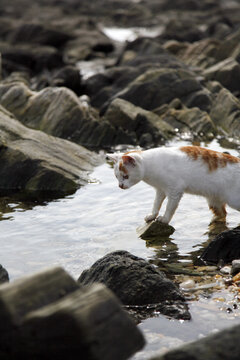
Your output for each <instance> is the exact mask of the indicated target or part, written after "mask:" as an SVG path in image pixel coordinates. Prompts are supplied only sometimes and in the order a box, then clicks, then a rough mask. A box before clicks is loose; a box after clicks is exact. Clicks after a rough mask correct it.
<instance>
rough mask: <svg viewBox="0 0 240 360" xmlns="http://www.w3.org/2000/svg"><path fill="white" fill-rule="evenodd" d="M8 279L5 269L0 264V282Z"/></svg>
mask: <svg viewBox="0 0 240 360" xmlns="http://www.w3.org/2000/svg"><path fill="white" fill-rule="evenodd" d="M8 281H9V275H8V272H7V270H6V269H4V267H3V266H2V265H0V284H3V283H5V282H8Z"/></svg>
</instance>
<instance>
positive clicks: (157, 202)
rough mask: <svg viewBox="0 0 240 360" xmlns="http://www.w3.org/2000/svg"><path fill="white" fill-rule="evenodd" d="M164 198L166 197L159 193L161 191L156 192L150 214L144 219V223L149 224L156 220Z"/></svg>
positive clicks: (161, 192)
mask: <svg viewBox="0 0 240 360" xmlns="http://www.w3.org/2000/svg"><path fill="white" fill-rule="evenodd" d="M165 197H166V195H165V194H164V192H163V191H161V190H157V191H156V196H155V200H154V203H153V208H152V213H151V215H148V216H146V217H145V219H144V220H145V221H146V222H150V221H152V220H155V219H156V217H157V216H158V213H159V210H160V208H161V206H162V203H163V201H164V199H165Z"/></svg>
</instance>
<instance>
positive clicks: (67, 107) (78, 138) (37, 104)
mask: <svg viewBox="0 0 240 360" xmlns="http://www.w3.org/2000/svg"><path fill="white" fill-rule="evenodd" d="M0 104H2V105H3V106H4V107H5V108H6V109H8V110H9V111H11V112H12V113H13V114H14V115H15V116H16V117H17V119H18V120H20V121H21V122H22V123H23V124H24V125H26V126H28V127H30V128H33V129H37V130H39V129H40V130H42V131H44V132H46V133H47V134H50V135H53V136H57V137H61V138H64V139H68V140H71V141H74V142H76V143H77V144H80V145H83V146H86V147H88V148H91V149H96V148H104V147H110V146H112V145H116V144H119V143H122V144H135V142H134V139H132V136H131V135H129V134H128V133H127V132H126V131H124V130H121V129H116V128H114V127H113V126H112V125H111V124H110V123H109V122H108V121H104V120H103V119H100V117H99V115H98V112H97V111H96V110H95V109H93V108H92V107H91V106H90V105H89V106H88V107H87V108H86V106H83V104H82V102H81V101H80V99H79V98H78V97H77V96H76V94H75V93H74V92H73V91H71V90H69V89H67V88H65V87H48V88H45V89H43V90H42V91H39V92H33V91H31V90H30V89H29V88H28V87H27V86H26V85H25V84H24V83H21V82H15V83H14V82H12V81H11V82H8V81H7V80H6V81H5V82H3V83H1V84H0Z"/></svg>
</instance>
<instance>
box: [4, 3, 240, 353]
mask: <svg viewBox="0 0 240 360" xmlns="http://www.w3.org/2000/svg"><path fill="white" fill-rule="evenodd" d="M239 19H240V1H239V0H233V1H231V2H226V1H224V0H220V1H218V0H204V1H201V2H199V1H197V0H188V1H186V0H176V1H171V2H170V1H167V0H150V1H149V0H139V1H129V0H128V1H127V0H117V1H114V0H97V1H94V3H93V2H90V1H87V0H82V1H79V0H70V1H67V0H63V1H61V2H57V1H55V0H50V1H45V0H37V1H35V2H34V3H32V2H30V1H29V0H15V1H12V2H9V1H7V0H2V1H1V4H0V163H1V169H0V175H1V176H0V194H1V195H5V194H9V193H11V194H12V193H13V194H15V195H16V194H18V195H22V196H25V197H27V198H34V197H35V198H36V197H38V198H39V197H45V196H48V197H49V198H55V197H61V196H65V195H69V194H72V193H74V192H75V191H76V190H77V189H78V188H79V187H80V186H82V185H84V184H86V183H87V182H88V180H89V173H90V172H91V171H92V170H93V168H94V166H96V165H98V164H99V163H100V162H101V161H102V159H101V156H100V155H98V154H97V153H96V152H97V151H99V150H106V149H111V148H112V147H116V146H118V147H127V146H140V147H143V148H148V147H152V146H159V145H162V144H166V143H167V142H168V141H169V140H171V139H175V138H177V139H182V138H184V139H186V138H187V139H188V140H191V141H192V142H194V143H196V144H197V143H199V142H200V141H204V142H206V143H208V142H209V141H211V140H212V139H215V138H217V139H218V141H219V142H220V143H222V144H226V145H227V147H228V148H235V149H240V142H239V135H240V85H239V84H240V46H239V40H240V22H239ZM111 28H117V29H119V28H120V29H125V30H126V29H128V30H130V31H132V33H134V34H135V38H134V39H133V40H132V41H126V42H125V43H120V42H119V41H116V40H115V39H113V38H111V37H109V36H107V34H109V32H107V31H106V29H111ZM144 28H145V29H147V30H148V32H147V31H145V34H146V35H143V34H144V31H142V30H143V29H144ZM150 30H152V34H151V35H150ZM137 34H138V35H137ZM98 64H100V65H101V66H100V68H99V69H98ZM86 65H88V66H89V67H90V68H91V69H94V72H93V73H92V74H90V73H86V72H85V69H84V66H86ZM147 230H149V229H147ZM152 230H153V229H151V231H152ZM141 231H142V230H141ZM144 231H145V233H144V235H143V234H142V233H141V236H142V237H143V238H144V236H145V238H146V239H148V238H149V236H150V238H151V237H152V236H153V235H152V233H151V231H150V232H149V231H148V232H146V229H144ZM162 231H163V229H159V228H158V227H157V229H154V236H161V232H162ZM166 231H167V233H168V235H169V234H171V233H172V232H173V231H174V229H167V230H166ZM168 235H166V233H165V235H164V236H168ZM162 236H163V235H162ZM229 238H230V239H231V241H230V243H231V244H232V247H233V248H234V251H231V250H229V249H227V248H226V246H225V245H224V244H225V240H226V239H227V241H228V240H229ZM228 242H229V241H228ZM238 242H239V229H235V230H233V232H232V233H230V234H229V233H227V234H226V233H223V235H222V234H220V235H219V237H217V238H216V239H215V240H214V241H213V242H212V243H211V244H210V245H209V247H208V248H207V249H206V250H205V252H204V254H203V256H202V258H203V260H204V261H208V260H209V262H211V261H212V262H213V263H214V265H216V266H219V263H220V264H221V266H222V267H223V265H225V264H227V265H228V264H229V263H231V262H232V261H233V260H236V257H238V258H239V253H240V252H239V245H238ZM223 248H224V251H223ZM213 260H214V261H213ZM113 264H115V267H114V265H113ZM132 269H134V271H132ZM0 271H1V282H6V281H7V280H8V274H7V272H6V270H5V269H3V268H1V269H0ZM59 271H60V270H53V271H52V272H51V274H52V275H51V276H53V280H54V279H55V276H56V278H57V281H58V280H59V278H62V279H66V278H68V275H66V274H65V273H64V271H62V272H61V271H60V272H59ZM144 271H146V272H144ZM59 273H61V276H60V275H59ZM114 273H115V277H114V276H113V275H114ZM238 273H239V271H238V270H237V272H236V274H234V276H235V277H236V276H238ZM43 278H44V277H43ZM125 278H129V279H131V281H132V282H131V286H130V289H129V286H127V289H126V288H125V285H126V284H124V279H125ZM138 278H141V279H142V278H144V279H145V280H144V284H139V283H138V281H137V280H138ZM34 279H35V280H34V281H33V282H31V281H30V282H29V281H28V280H27V279H24V280H23V281H22V283H21V284H20V285H17V284H16V285H14V284H13V285H12V284H9V287H7V285H3V286H6V288H4V287H1V289H0V301H1V302H2V303H3V304H4V301H6V299H7V298H8V296H10V297H9V299H10V300H11V301H12V304H15V305H16V309H17V306H18V304H17V303H15V302H14V301H15V300H14V299H13V298H11V296H12V295H11V294H12V291H13V293H14V291H16V293H17V294H18V296H19V298H18V299H20V300H21V299H22V301H26V299H25V298H24V296H23V295H22V291H23V290H22V289H25V286H26V288H27V287H28V286H30V287H29V289H32V286H33V288H34V289H35V286H36V284H37V282H39V279H42V277H41V276H40V277H38V276H36V278H34ZM44 279H45V278H44ZM119 279H121V281H120V280H119ZM118 280H119V281H120V282H119V283H118ZM235 280H236V281H235ZM235 280H234V284H235V285H236V287H238V288H239V279H238V277H236V278H235ZM54 281H55V280H54ZM59 281H60V280H59ZM68 281H69V282H70V283H71V284H74V285H73V288H74V291H73V292H74V295H73V294H70V295H69V299H70V300H69V299H65V300H66V301H63V300H62V301H63V302H62V303H61V301H60V305H59V303H57V305H56V304H55V302H56V300H57V298H58V296H59V293H58V290H56V289H55V287H54V289H55V290H56V293H55V295H56V296H55V295H54V296H53V298H52V297H51V296H50V298H51V299H50V301H49V302H48V303H47V304H46V303H44V302H43V303H37V302H36V303H35V300H36V299H35V300H34V299H33V303H35V305H36V306H35V307H34V309H32V308H31V306H30V305H29V304H28V303H27V302H26V304H25V305H26V312H25V313H24V315H23V314H21V316H20V317H18V316H17V311H16V312H15V310H16V309H15V308H14V306H15V305H14V306H13V308H12V311H13V312H12V314H10V315H9V319H10V320H9V319H8V320H9V323H8V325H9V329H8V332H7V333H6V339H7V344H8V345H7V347H6V345H2V346H0V353H2V356H3V358H4V356H5V357H6V358H9V357H7V356H9V354H11V356H12V358H13V359H15V358H17V356H18V355H17V351H19V352H20V353H23V354H24V355H25V357H29V358H32V357H31V356H33V355H34V356H35V357H34V358H36V359H37V358H41V356H45V358H48V357H49V358H51V357H52V356H54V355H55V354H59V356H60V355H61V356H62V358H64V356H66V354H68V355H69V354H72V357H71V358H73V359H74V358H75V354H74V351H72V353H71V352H70V353H69V351H70V350H69V349H71V347H73V348H74V349H75V348H77V350H78V351H80V352H81V351H83V353H84V351H85V353H84V354H85V356H86V358H89V359H90V358H94V359H98V358H101V356H102V358H106V359H107V357H106V356H107V355H106V354H108V356H109V357H108V358H109V359H111V358H114V359H117V357H116V356H117V354H116V351H115V352H114V351H113V352H110V353H108V351H107V350H108V349H111V351H112V349H113V348H114V346H115V345H114V344H115V343H113V342H111V336H110V335H111V333H112V331H114V329H116V327H118V324H119V321H120V324H121V320H120V319H121V317H124V311H123V310H122V307H121V305H119V304H120V303H118V300H116V299H115V297H118V298H119V299H120V300H121V301H122V303H123V304H124V306H125V310H127V311H128V312H129V313H130V314H131V316H133V318H134V319H135V321H139V320H141V319H143V318H145V317H148V316H152V314H153V313H154V311H157V312H160V313H162V314H164V315H166V316H169V317H174V318H178V319H179V318H181V319H187V320H189V319H190V317H191V315H190V313H189V310H188V307H187V302H186V299H185V298H184V295H183V294H182V292H181V286H180V289H179V288H178V287H177V286H176V284H175V283H174V282H172V281H170V280H169V279H167V278H166V277H165V275H164V273H163V272H161V271H160V270H158V269H156V268H155V267H154V266H153V265H150V264H149V263H148V262H146V261H144V260H143V259H139V258H136V257H134V256H133V255H131V254H129V253H127V252H124V251H119V252H116V253H111V254H108V255H107V258H104V259H100V260H99V261H98V262H97V263H96V264H94V265H93V266H92V268H91V269H89V270H86V271H85V272H84V273H83V274H82V275H81V276H80V278H79V281H78V283H77V282H75V281H74V280H73V279H70V278H68ZM60 282H61V281H60ZM95 282H100V283H102V284H104V285H102V288H93V290H91V289H90V290H89V293H88V291H86V293H85V290H83V289H82V287H83V284H84V286H86V285H87V284H88V286H89V284H93V285H91V286H95V285H94V284H95ZM80 284H81V285H80ZM137 285H141V286H140V288H139V287H137ZM143 285H144V286H143ZM185 285H186V284H185ZM54 286H55V285H54ZM188 286H189V284H188ZM56 287H57V285H56ZM107 287H108V288H109V289H110V291H112V292H113V293H115V295H113V294H112V293H111V292H108V291H109V290H108V289H107ZM183 288H184V286H183ZM79 289H80V290H79ZM55 290H54V291H55ZM120 290H121V291H120ZM125 290H128V291H129V290H131V291H132V292H130V294H129V293H125ZM150 290H151V291H150ZM28 291H30V290H28ZM31 291H32V290H31ZM44 291H46V293H47V285H46V289H45V290H44ZM165 291H166V292H165ZM71 292H72V291H71ZM92 292H93V293H94V295H92ZM9 294H10V295H9ZM64 294H65V295H66V293H64ZM99 294H100V295H99ZM40 295H41V294H40ZM147 295H148V296H147ZM155 295H156V296H155ZM160 295H161V296H160ZM22 296H23V297H22ZM92 296H93V297H94V299H97V300H96V301H97V304H98V306H100V307H99V308H98V309H103V314H104V316H103V317H102V318H101V319H100V320H99V321H100V323H101V324H102V323H104V321H108V316H107V312H106V307H107V306H108V304H110V305H111V306H112V313H113V316H116V319H117V320H116V323H115V322H111V321H110V323H109V328H108V329H107V331H106V336H105V337H104V336H103V337H101V336H100V333H101V326H102V325H101V326H100V327H99V328H98V330H97V331H96V332H93V333H91V331H92V330H90V334H89V333H88V331H89V329H88V327H87V326H86V327H85V325H86V324H85V323H84V321H85V320H84V316H85V315H86V314H85V315H84V312H83V313H82V312H81V311H80V310H79V308H78V307H77V305H76V304H77V301H78V300H79V299H81V301H83V304H86V303H87V302H88V301H90V300H89V299H92ZM154 296H155V297H154ZM66 297H67V295H66ZM101 297H102V298H103V299H104V301H105V300H106V303H105V302H104V301H102V300H101ZM4 299H5V300H4ZM20 300H19V301H20ZM68 301H69V302H68ZM94 301H95V300H94ZM70 303H71V306H70V305H69V304H70ZM90 303H91V302H90ZM94 304H95V302H93V306H92V308H91V310H89V313H88V315H89V319H90V320H91V314H95V315H94V316H93V320H94V321H93V323H92V326H93V327H92V329H93V328H94V326H96V324H98V318H97V315H96V310H94V309H95V308H94V306H95V305H94ZM99 304H100V305H99ZM149 304H150V305H152V306H153V305H154V306H153V307H152V308H151V309H152V310H153V311H151V309H150V311H149V309H148V311H146V308H144V309H143V308H141V307H145V306H146V305H148V306H149ZM4 306H5V305H4ZM69 306H70V307H69ZM3 308H4V307H3ZM14 309H15V310H14ZM61 309H64V310H61ZM136 309H137V310H136ZM73 310H74V311H73ZM140 310H141V311H140ZM142 310H143V311H142ZM94 311H95V312H94ZM66 314H67V315H66ZM5 315H6V314H5V313H4V311H2V316H3V319H5V318H4V316H5ZM0 316H1V314H0ZM64 316H66V317H64ZM41 318H44V321H43V322H41V321H40V320H39V319H41ZM63 318H64V319H66V322H67V324H69V329H70V325H71V324H74V326H75V327H74V329H75V330H76V332H77V331H80V332H81V331H83V332H85V331H86V333H84V334H85V335H86V337H85V338H84V341H83V343H81V346H82V348H80V347H78V345H77V343H78V341H79V338H78V337H77V336H76V337H75V336H73V339H72V342H71V341H66V343H64V344H65V345H66V347H64V346H65V345H64V344H63V352H62V354H60V353H59V351H57V349H56V348H55V347H54V346H52V345H53V342H52V341H51V339H52V336H55V335H54V334H57V335H56V336H57V338H58V340H59V341H63V339H64V333H63V332H61V331H59V332H58V329H57V327H54V324H55V322H56V321H57V320H58V319H63ZM89 319H88V320H89ZM12 320H13V321H12ZM90 320H89V321H90ZM39 324H40V325H39ZM36 325H37V326H40V329H41V331H40V332H39V333H38V334H37V335H36V334H35V335H36V336H35V335H32V332H34V329H35V326H36ZM49 325H51V326H53V327H51V326H50V329H51V331H50V332H49V333H47V335H46V334H45V330H46V327H48V326H49ZM124 326H126V328H127V329H128V331H130V333H133V332H134V334H135V335H136V336H135V340H136V342H135V343H134V342H133V343H132V344H131V342H127V337H128V335H129V334H130V333H129V334H128V333H127V332H126V334H125V333H124V328H122V332H121V341H122V342H123V343H126V342H127V343H128V345H127V346H126V348H124V346H123V344H122V343H121V341H120V343H119V344H118V348H117V349H119V351H118V355H119V359H125V358H128V357H129V356H130V355H132V354H133V353H134V352H135V351H137V350H139V349H140V348H141V347H142V346H143V345H144V340H143V337H142V335H141V334H140V332H139V331H138V330H137V327H136V326H135V325H134V324H133V323H132V322H131V321H130V320H129V318H128V317H126V318H125V323H124ZM15 327H17V330H16V329H15ZM22 330H23V335H22V334H21V336H20V335H19V334H20V333H21V331H22ZM3 331H5V330H4V329H3ZM15 331H17V333H16V332H15ZM238 332H239V326H237V327H235V328H233V329H232V330H226V331H223V332H222V333H219V335H217V336H216V335H213V336H209V337H206V338H205V339H203V340H200V341H198V342H195V343H193V344H190V345H187V346H186V347H183V348H182V349H180V350H179V351H178V350H176V351H175V350H173V351H170V352H169V354H166V355H164V356H163V357H159V359H165V358H166V359H168V358H169V359H171V358H176V357H177V358H179V359H185V358H187V357H189V358H190V357H191V359H196V360H197V359H199V358H201V356H203V357H204V359H206V360H207V359H209V360H210V359H212V358H216V359H220V358H221V356H224V357H225V358H229V359H232V358H234V359H235V358H238V357H239V356H240V350H239V347H238V342H237V340H236V339H235V335H236V334H237V333H238ZM16 334H17V341H16V343H14V346H16V348H15V347H14V349H15V350H16V351H15V350H14V351H15V352H14V351H13V352H12V353H11V351H12V350H11V351H10V350H9V349H10V348H11V346H12V343H11V341H12V337H13V336H15V335H16ZM75 334H76V333H75ZM75 334H73V333H72V335H75ZM48 335H49V337H47V336H48ZM89 336H90V337H91V336H92V337H93V339H95V340H94V341H96V342H99V343H101V346H100V347H99V348H95V345H92V342H91V341H89ZM229 337H230V338H231V341H229V340H228V339H229ZM218 338H219V339H220V340H218ZM43 339H45V340H46V341H47V342H48V344H49V352H48V351H46V352H44V351H43V350H41V345H42V341H43ZM65 340H66V339H65ZM115 340H116V339H115ZM28 341H30V343H32V344H35V345H36V349H35V350H34V349H33V347H32V348H31V346H30V347H29V348H28V350H27V352H25V350H24V346H25V345H26V343H27V342H28ZM221 342H224V343H225V342H228V343H229V344H230V345H229V348H228V347H226V348H225V349H222V348H221V347H220V350H221V351H220V350H219V352H217V351H216V347H218V346H219V344H220V345H221ZM35 345H34V346H35ZM50 345H51V346H52V347H51V346H50ZM233 348H234V351H235V352H233V354H230V353H231V351H230V350H231V349H233ZM120 349H121V350H122V351H120ZM124 349H125V350H124ZM199 349H200V350H199ZM206 349H210V350H211V351H210V352H207V350H206ZM9 351H10V352H9ZM109 354H110V355H109ZM222 354H224V355H222ZM100 355H101V356H100ZM69 356H70V355H69ZM199 356H200V357H199ZM231 356H232V357H231ZM234 356H235V357H234Z"/></svg>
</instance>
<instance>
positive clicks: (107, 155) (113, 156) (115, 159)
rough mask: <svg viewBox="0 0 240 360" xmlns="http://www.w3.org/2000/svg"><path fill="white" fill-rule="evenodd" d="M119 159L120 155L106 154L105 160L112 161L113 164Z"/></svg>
mask: <svg viewBox="0 0 240 360" xmlns="http://www.w3.org/2000/svg"><path fill="white" fill-rule="evenodd" d="M120 157H121V154H118V153H114V154H106V160H110V161H113V162H114V163H116V162H118V160H119V159H120Z"/></svg>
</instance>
